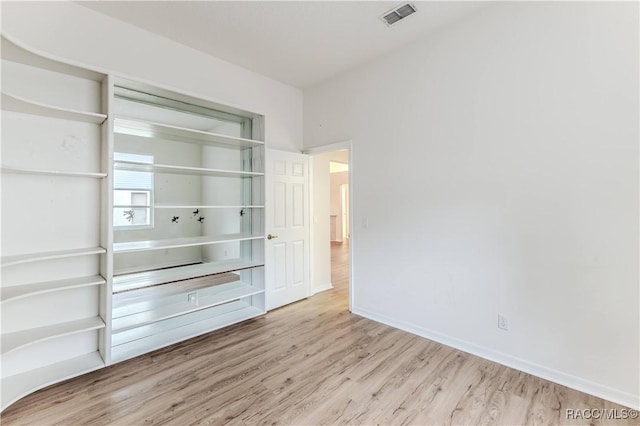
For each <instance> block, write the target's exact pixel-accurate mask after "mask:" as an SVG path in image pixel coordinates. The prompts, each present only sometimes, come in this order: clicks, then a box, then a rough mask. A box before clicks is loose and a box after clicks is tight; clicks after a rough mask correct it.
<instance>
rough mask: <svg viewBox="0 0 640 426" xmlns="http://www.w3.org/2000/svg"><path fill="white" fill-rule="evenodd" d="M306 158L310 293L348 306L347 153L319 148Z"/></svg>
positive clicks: (348, 226)
mask: <svg viewBox="0 0 640 426" xmlns="http://www.w3.org/2000/svg"><path fill="white" fill-rule="evenodd" d="M309 154H311V158H312V160H313V175H312V177H313V179H312V181H313V184H312V241H313V242H312V246H313V249H312V259H313V260H312V281H313V293H320V292H323V291H327V290H331V291H333V292H336V293H338V294H336V296H338V295H339V296H341V297H344V298H345V301H348V302H351V300H350V269H351V267H350V266H351V256H350V253H351V251H350V245H351V244H350V243H351V218H350V206H351V170H350V168H351V167H350V163H351V161H350V150H349V149H347V148H345V147H338V148H337V149H336V148H334V149H328V148H325V149H323V148H320V149H319V152H315V150H313V151H310V152H309ZM329 300H337V299H335V298H333V297H332V298H331V299H329ZM349 306H351V303H349Z"/></svg>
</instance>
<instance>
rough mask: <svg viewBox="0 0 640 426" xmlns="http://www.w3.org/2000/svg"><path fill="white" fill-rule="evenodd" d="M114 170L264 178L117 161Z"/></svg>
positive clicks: (220, 171) (225, 171) (238, 172)
mask: <svg viewBox="0 0 640 426" xmlns="http://www.w3.org/2000/svg"><path fill="white" fill-rule="evenodd" d="M114 167H115V169H116V170H129V171H132V172H151V173H175V174H180V175H196V176H219V177H252V176H264V173H257V172H245V171H241V170H237V171H236V170H217V169H205V168H202V167H183V166H171V165H167V164H143V163H134V162H125V161H118V162H116V163H115V164H114Z"/></svg>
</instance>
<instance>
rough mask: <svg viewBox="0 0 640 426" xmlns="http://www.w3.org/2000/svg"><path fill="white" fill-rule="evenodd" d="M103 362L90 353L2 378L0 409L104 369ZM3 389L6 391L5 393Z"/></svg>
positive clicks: (95, 353) (97, 355) (93, 353)
mask: <svg viewBox="0 0 640 426" xmlns="http://www.w3.org/2000/svg"><path fill="white" fill-rule="evenodd" d="M104 365H105V364H104V360H103V359H102V357H101V356H100V354H99V353H98V352H91V353H88V354H84V355H80V356H77V357H74V358H69V359H66V360H64V361H60V362H56V363H54V364H50V365H47V366H44V367H39V368H35V369H32V370H29V371H26V372H24V373H21V374H16V375H13V376H7V377H3V378H2V389H3V392H2V407H3V408H6V407H8V406H9V405H11V404H12V403H13V402H15V401H17V400H18V399H20V398H22V397H23V396H26V395H28V394H30V393H31V392H33V391H34V390H35V389H40V388H43V387H46V386H49V385H52V384H54V383H58V382H61V381H64V380H67V379H70V378H72V377H76V376H79V375H81V374H85V373H89V372H91V371H95V370H98V369H100V368H103V367H104ZM5 389H7V390H8V391H6V392H5Z"/></svg>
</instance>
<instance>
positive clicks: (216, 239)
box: [0, 36, 265, 410]
mask: <svg viewBox="0 0 640 426" xmlns="http://www.w3.org/2000/svg"><path fill="white" fill-rule="evenodd" d="M1 55H2V73H3V75H2V78H3V81H2V95H1V101H2V126H1V127H2V138H1V142H2V160H3V161H2V165H1V166H0V173H1V174H2V180H3V182H2V192H1V197H2V217H1V220H2V231H3V235H2V254H3V256H2V257H1V258H0V267H1V268H2V281H1V283H0V304H1V306H2V330H1V332H0V343H1V349H0V356H1V357H2V359H1V363H2V377H1V390H2V392H1V394H2V396H1V403H2V410H4V409H5V408H6V407H7V406H9V405H10V404H12V403H13V402H14V401H16V400H17V399H19V398H21V397H23V396H25V395H27V394H29V393H30V392H33V391H35V390H37V389H40V388H42V387H45V386H48V385H51V384H53V383H56V382H59V381H62V380H65V379H69V378H72V377H74V376H78V375H81V374H84V373H87V372H90V371H94V370H97V369H100V368H102V367H105V366H108V365H111V364H113V363H115V362H119V361H122V360H125V359H128V358H131V357H134V356H137V355H140V354H144V353H147V352H149V351H152V350H155V349H158V348H162V347H165V346H168V345H171V344H173V343H176V342H179V341H182V340H185V339H189V338H191V337H194V336H197V335H200V334H203V333H207V332H210V331H213V330H216V329H218V328H221V327H225V326H228V325H231V324H234V323H237V322H240V321H243V320H247V319H250V318H254V317H256V316H259V315H262V314H264V313H265V285H264V279H265V278H264V210H265V208H264V178H265V176H264V175H265V168H264V142H263V141H264V117H263V116H261V115H258V114H254V113H251V112H248V111H243V110H239V109H237V108H233V107H228V106H224V105H220V104H217V103H214V102H211V101H207V100H204V99H200V98H196V97H193V96H190V95H184V94H181V93H177V92H173V91H170V90H167V89H163V88H159V87H156V86H154V85H151V84H147V83H144V82H137V81H133V80H128V79H124V78H120V77H118V76H114V75H110V74H106V73H101V72H99V71H95V70H91V69H86V68H85V67H82V66H78V65H76V64H69V63H66V61H62V60H57V59H53V58H49V57H46V55H45V56H43V55H41V54H34V53H32V52H31V51H29V50H28V49H26V48H24V47H22V46H20V44H19V43H15V42H12V41H10V40H8V39H7V38H5V37H4V36H3V37H2V49H1ZM18 200H19V201H18Z"/></svg>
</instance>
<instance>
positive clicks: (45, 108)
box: [2, 93, 107, 124]
mask: <svg viewBox="0 0 640 426" xmlns="http://www.w3.org/2000/svg"><path fill="white" fill-rule="evenodd" d="M2 109H4V110H7V111H14V112H21V113H25V114H33V115H41V116H44V117H51V118H60V119H63V120H74V121H81V122H85V123H93V124H102V123H103V122H104V121H105V120H106V119H107V116H106V115H105V114H99V113H95V112H85V111H76V110H73V109H66V108H60V107H56V106H53V105H46V104H43V103H39V102H34V101H30V100H28V99H24V98H21V97H19V96H15V95H11V94H8V93H2Z"/></svg>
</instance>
